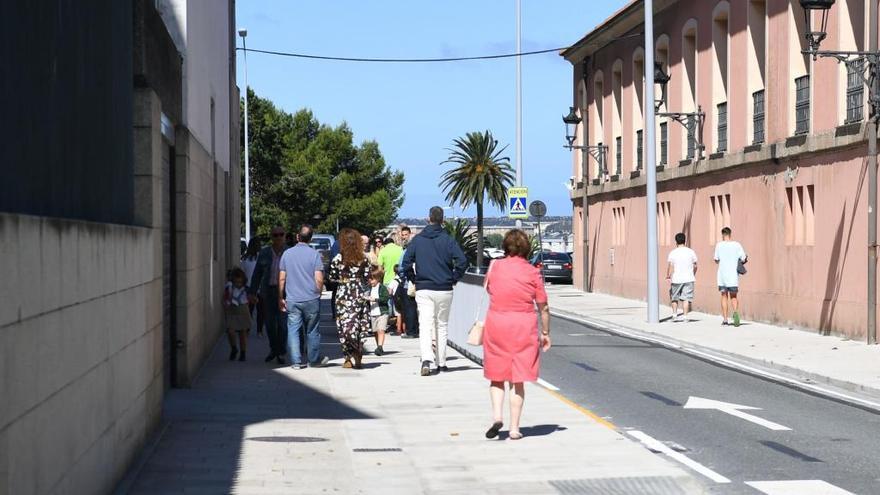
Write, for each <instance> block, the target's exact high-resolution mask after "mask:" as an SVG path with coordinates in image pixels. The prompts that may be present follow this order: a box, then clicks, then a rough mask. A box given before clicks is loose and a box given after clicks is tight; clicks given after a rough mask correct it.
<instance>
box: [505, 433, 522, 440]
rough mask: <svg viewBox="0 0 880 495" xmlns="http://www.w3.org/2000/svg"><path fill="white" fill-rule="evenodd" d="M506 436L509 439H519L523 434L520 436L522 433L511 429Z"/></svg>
mask: <svg viewBox="0 0 880 495" xmlns="http://www.w3.org/2000/svg"><path fill="white" fill-rule="evenodd" d="M508 437H509V438H510V439H511V440H520V439H522V437H523V436H522V433H520V432H518V431H512V432H510V435H509V436H508Z"/></svg>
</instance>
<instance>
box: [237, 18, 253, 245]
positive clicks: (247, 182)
mask: <svg viewBox="0 0 880 495" xmlns="http://www.w3.org/2000/svg"><path fill="white" fill-rule="evenodd" d="M238 35H239V36H241V45H242V48H243V49H244V50H243V51H244V238H245V239H246V240H247V242H250V241H251V167H250V150H249V145H248V141H249V136H248V77H247V41H246V39H247V29H239V30H238Z"/></svg>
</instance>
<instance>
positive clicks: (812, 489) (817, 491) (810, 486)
mask: <svg viewBox="0 0 880 495" xmlns="http://www.w3.org/2000/svg"><path fill="white" fill-rule="evenodd" d="M746 484H747V485H749V486H750V487H752V488H754V489H756V490H759V491H761V492H763V493H766V494H767V495H855V494H854V493H853V492H848V491H846V490H844V489H843V488H838V487H836V486H834V485H832V484H831V483H828V482H825V481H822V480H790V481H746Z"/></svg>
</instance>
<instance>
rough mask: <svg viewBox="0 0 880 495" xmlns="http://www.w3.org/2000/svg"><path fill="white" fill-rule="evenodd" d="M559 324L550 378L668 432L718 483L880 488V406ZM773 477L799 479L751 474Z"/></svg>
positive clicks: (546, 366)
mask: <svg viewBox="0 0 880 495" xmlns="http://www.w3.org/2000/svg"><path fill="white" fill-rule="evenodd" d="M670 324H675V325H686V323H670ZM552 329H553V349H552V350H551V352H549V353H548V354H545V355H544V357H543V358H542V364H541V376H542V378H543V379H544V380H545V381H546V382H548V383H549V384H551V385H552V386H555V387H558V388H559V389H560V390H559V393H560V394H562V395H564V396H565V397H567V398H569V399H570V400H572V401H573V402H575V403H576V404H578V405H580V406H582V407H584V408H587V409H589V410H590V411H592V412H594V413H595V414H597V415H599V416H601V417H603V418H606V419H607V420H609V421H610V422H612V423H613V424H614V425H615V426H616V427H617V428H619V429H620V430H622V431H624V432H626V433H627V434H628V435H629V436H630V437H632V438H633V439H634V440H639V441H643V443H644V442H648V443H650V442H651V439H654V440H657V441H660V442H662V445H661V446H660V447H662V449H665V450H666V451H667V453H665V454H663V453H661V454H658V455H669V454H671V456H672V457H673V458H677V459H674V460H677V461H678V462H686V463H688V462H689V463H691V464H692V465H691V466H690V468H691V469H693V470H696V472H699V473H700V474H699V475H698V476H700V478H701V479H702V480H704V481H705V483H706V486H707V487H708V488H709V489H710V490H711V492H712V493H722V494H739V493H743V494H760V493H767V494H771V495H788V494H792V495H794V494H798V495H807V494H812V493H816V494H823V495H826V494H827V495H833V494H835V493H841V494H845V493H847V492H851V493H856V494H880V469H878V468H880V461H878V458H880V415H878V414H875V413H872V412H869V411H864V410H862V409H858V408H855V407H852V406H849V405H845V404H841V403H838V402H834V401H832V400H829V399H825V398H822V397H816V396H812V395H809V394H806V393H804V392H800V391H797V390H793V389H790V388H787V387H785V386H782V385H779V384H776V383H772V382H769V381H765V380H762V379H759V378H755V377H752V376H749V375H746V374H743V373H739V372H736V371H732V370H730V369H726V368H723V367H720V366H716V365H713V364H710V363H707V362H704V361H701V360H699V359H695V358H693V357H689V356H687V355H684V354H681V353H677V352H675V351H672V350H668V349H665V348H663V347H660V346H656V345H651V344H647V343H643V342H640V341H636V340H631V339H626V338H622V337H618V336H615V335H611V334H608V333H605V332H602V331H600V330H596V329H593V328H590V327H587V326H585V325H582V324H579V323H574V322H571V321H568V320H565V319H561V318H557V317H554V318H553V322H552ZM703 399H707V400H714V401H723V402H725V403H730V404H736V405H741V406H751V407H754V408H759V409H736V408H735V407H734V406H733V405H730V406H724V405H721V406H719V405H718V404H717V403H711V402H708V401H707V400H703ZM689 401H690V404H689V406H696V407H698V408H685V407H684V406H685V405H688V403H689ZM526 407H528V405H527V406H526ZM702 407H709V408H708V409H703V408H702ZM718 407H720V408H721V409H723V410H719V409H718ZM660 447H658V446H657V445H654V449H652V450H662V449H661V448H660ZM585 448H589V446H585ZM682 454H683V455H682ZM725 479H727V480H729V482H725V481H724V480H725ZM796 480H817V481H812V482H802V483H800V484H795V483H793V482H794V481H796ZM818 480H821V481H823V482H825V483H824V484H823V483H821V482H820V481H818ZM765 481H789V483H788V484H776V485H769V484H760V483H757V484H754V485H748V484H747V482H765ZM758 487H759V488H761V489H758ZM810 490H815V491H810ZM835 490H845V491H839V492H838V491H835Z"/></svg>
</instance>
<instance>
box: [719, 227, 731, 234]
mask: <svg viewBox="0 0 880 495" xmlns="http://www.w3.org/2000/svg"><path fill="white" fill-rule="evenodd" d="M721 235H730V227H724V228H723V229H721Z"/></svg>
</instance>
